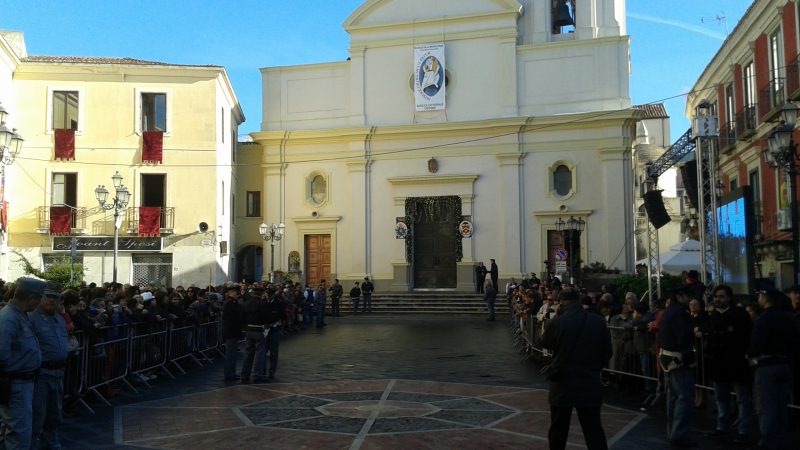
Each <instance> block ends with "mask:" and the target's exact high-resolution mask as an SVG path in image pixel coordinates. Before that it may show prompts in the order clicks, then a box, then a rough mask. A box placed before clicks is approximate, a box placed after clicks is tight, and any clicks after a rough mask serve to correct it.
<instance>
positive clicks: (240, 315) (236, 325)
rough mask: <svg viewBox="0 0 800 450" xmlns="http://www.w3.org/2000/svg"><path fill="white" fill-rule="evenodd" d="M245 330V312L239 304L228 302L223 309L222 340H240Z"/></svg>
mask: <svg viewBox="0 0 800 450" xmlns="http://www.w3.org/2000/svg"><path fill="white" fill-rule="evenodd" d="M243 328H244V310H243V308H242V305H240V304H239V302H236V301H232V300H228V301H227V302H225V305H224V306H223V307H222V338H223V339H226V340H227V339H240V338H241V337H242V329H243Z"/></svg>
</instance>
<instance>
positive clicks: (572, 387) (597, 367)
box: [542, 288, 612, 450]
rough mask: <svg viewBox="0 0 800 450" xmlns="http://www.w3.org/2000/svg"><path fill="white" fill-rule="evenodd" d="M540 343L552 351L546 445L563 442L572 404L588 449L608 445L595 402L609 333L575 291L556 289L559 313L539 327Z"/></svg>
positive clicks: (556, 446) (599, 398)
mask: <svg viewBox="0 0 800 450" xmlns="http://www.w3.org/2000/svg"><path fill="white" fill-rule="evenodd" d="M542 346H543V347H544V348H547V349H549V350H552V352H553V362H552V364H551V368H553V370H552V372H551V376H550V394H549V396H548V400H549V402H550V431H549V432H548V435H547V437H548V440H549V441H550V448H551V449H563V448H565V447H566V445H567V435H568V433H569V423H570V419H571V417H572V409H573V408H575V409H576V410H577V411H578V419H579V420H580V422H581V428H582V429H583V436H584V439H585V440H586V446H587V447H588V448H589V450H596V449H601V450H605V449H607V448H608V443H607V442H606V436H605V432H604V431H603V425H602V423H601V422H600V407H601V406H602V404H603V386H602V384H601V383H600V372H601V371H602V370H603V367H605V366H606V364H608V360H609V359H610V358H611V354H612V350H611V335H610V334H609V332H608V327H607V326H606V324H605V321H604V320H603V318H602V317H600V316H598V315H597V314H589V313H587V312H585V311H583V309H582V308H581V306H580V304H579V303H578V291H577V290H576V289H574V288H567V289H564V290H563V291H562V292H561V306H560V307H559V316H558V317H556V318H555V319H553V320H552V321H551V323H550V326H548V327H547V328H546V329H545V332H544V336H543V337H542Z"/></svg>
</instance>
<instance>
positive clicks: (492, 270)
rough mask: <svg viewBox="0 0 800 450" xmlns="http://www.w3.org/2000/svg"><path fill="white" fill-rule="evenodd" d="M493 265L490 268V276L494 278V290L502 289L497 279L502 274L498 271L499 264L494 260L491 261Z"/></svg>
mask: <svg viewBox="0 0 800 450" xmlns="http://www.w3.org/2000/svg"><path fill="white" fill-rule="evenodd" d="M491 261H492V265H491V266H489V276H490V277H491V278H492V284H493V285H494V290H495V291H496V290H498V289H500V286H499V285H498V284H497V279H498V277H499V276H500V275H499V274H500V272H499V270H498V269H497V263H495V262H494V259H492V260H491Z"/></svg>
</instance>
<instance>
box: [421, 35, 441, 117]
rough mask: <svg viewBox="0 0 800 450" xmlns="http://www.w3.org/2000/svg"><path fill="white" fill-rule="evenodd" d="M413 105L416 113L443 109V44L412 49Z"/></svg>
mask: <svg viewBox="0 0 800 450" xmlns="http://www.w3.org/2000/svg"><path fill="white" fill-rule="evenodd" d="M414 103H415V105H416V110H417V111H438V110H443V109H445V107H446V106H445V60H444V44H427V45H417V46H415V47H414Z"/></svg>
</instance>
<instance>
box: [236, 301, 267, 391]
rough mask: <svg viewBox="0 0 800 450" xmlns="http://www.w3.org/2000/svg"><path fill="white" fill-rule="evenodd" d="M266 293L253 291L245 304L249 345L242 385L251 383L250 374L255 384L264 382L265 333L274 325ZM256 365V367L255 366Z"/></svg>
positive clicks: (243, 366) (246, 334)
mask: <svg viewBox="0 0 800 450" xmlns="http://www.w3.org/2000/svg"><path fill="white" fill-rule="evenodd" d="M263 296H264V291H263V290H261V291H259V290H253V292H251V293H250V294H249V295H248V297H249V298H248V299H247V301H246V302H245V303H244V321H245V324H246V326H245V341H246V343H247V355H246V356H245V358H244V362H243V363H242V384H247V383H249V382H250V373H251V372H252V373H253V377H254V378H253V382H255V383H259V382H264V381H266V379H264V377H263V374H264V372H265V362H264V358H265V356H266V345H267V339H266V337H265V336H264V331H265V330H266V329H267V327H268V326H270V325H272V324H271V323H270V322H269V319H270V317H269V316H270V308H269V307H268V306H267V303H266V301H265V299H264V298H263ZM254 363H255V367H253V364H254Z"/></svg>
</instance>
